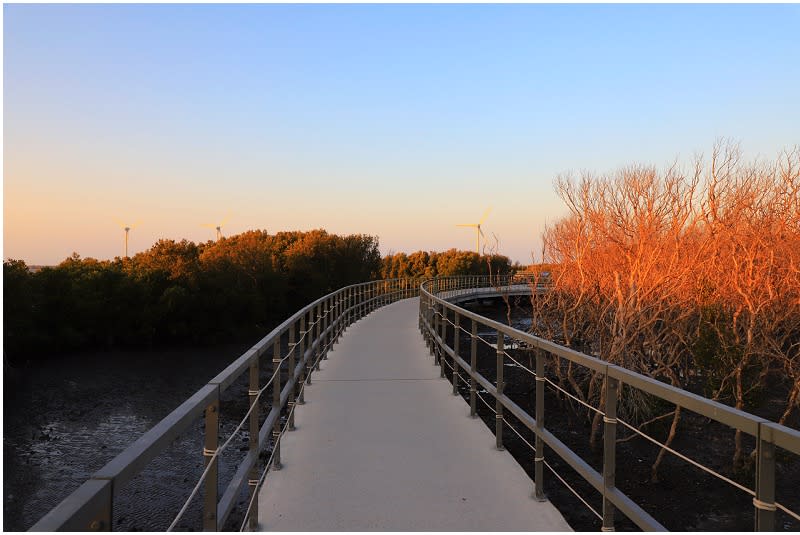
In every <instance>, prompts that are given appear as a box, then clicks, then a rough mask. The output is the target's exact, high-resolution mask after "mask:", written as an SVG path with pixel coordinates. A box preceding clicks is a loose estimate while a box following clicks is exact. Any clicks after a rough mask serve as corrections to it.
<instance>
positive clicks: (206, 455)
mask: <svg viewBox="0 0 800 535" xmlns="http://www.w3.org/2000/svg"><path fill="white" fill-rule="evenodd" d="M205 427H206V428H205V442H204V445H203V468H204V469H205V468H207V467H208V465H209V463H211V465H212V466H211V468H209V469H208V475H207V476H206V480H205V489H204V490H205V495H204V497H203V530H204V531H217V530H218V529H219V527H218V526H217V493H218V492H219V461H218V459H217V458H214V460H213V461H212V460H211V458H212V457H213V456H214V454H215V453H216V452H217V448H218V447H219V394H217V397H216V399H214V401H212V402H211V403H210V404H209V405H208V406H207V407H206V412H205ZM109 529H110V528H109Z"/></svg>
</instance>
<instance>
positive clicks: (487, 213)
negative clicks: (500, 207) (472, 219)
mask: <svg viewBox="0 0 800 535" xmlns="http://www.w3.org/2000/svg"><path fill="white" fill-rule="evenodd" d="M491 212H492V207H491V206H490V207H489V208H487V209H486V211H485V212H484V213H483V217H481V220H480V222H479V223H478V224H479V225H482V224H483V222H484V221H486V218H487V217H489V214H490V213H491Z"/></svg>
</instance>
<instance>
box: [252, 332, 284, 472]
mask: <svg viewBox="0 0 800 535" xmlns="http://www.w3.org/2000/svg"><path fill="white" fill-rule="evenodd" d="M272 347H273V352H272V370H273V373H275V379H273V382H272V407H273V408H274V409H276V410H277V411H278V414H280V410H281V337H280V336H278V337H277V339H276V340H275V342H274V343H273V344H272ZM256 425H258V423H256ZM256 437H258V428H256ZM272 443H273V446H272V447H273V450H272V451H273V452H274V455H273V460H272V469H273V470H280V469H281V419H280V417H278V418H275V426H274V427H273V428H272Z"/></svg>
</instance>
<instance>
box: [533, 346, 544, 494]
mask: <svg viewBox="0 0 800 535" xmlns="http://www.w3.org/2000/svg"><path fill="white" fill-rule="evenodd" d="M535 390H536V392H535V395H536V443H535V445H534V447H535V448H536V453H535V454H534V455H535V456H534V458H533V461H534V463H533V477H534V491H533V497H534V498H535V499H536V500H538V501H545V500H547V498H546V497H545V495H544V440H543V439H542V432H543V431H544V350H542V349H537V350H536V384H535Z"/></svg>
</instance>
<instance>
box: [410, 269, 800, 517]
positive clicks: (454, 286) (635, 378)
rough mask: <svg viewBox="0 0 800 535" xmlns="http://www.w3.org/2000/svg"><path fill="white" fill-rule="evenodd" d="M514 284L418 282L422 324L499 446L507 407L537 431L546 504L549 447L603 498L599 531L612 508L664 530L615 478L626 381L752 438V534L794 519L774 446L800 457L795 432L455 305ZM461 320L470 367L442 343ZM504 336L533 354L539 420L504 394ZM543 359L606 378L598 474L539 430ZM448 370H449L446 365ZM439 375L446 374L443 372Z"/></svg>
mask: <svg viewBox="0 0 800 535" xmlns="http://www.w3.org/2000/svg"><path fill="white" fill-rule="evenodd" d="M514 282H516V281H515V279H514V278H513V277H492V278H489V277H478V278H476V277H444V278H436V279H428V280H426V281H424V282H423V283H422V285H421V288H420V309H419V326H420V330H421V332H422V334H423V337H424V338H425V340H426V342H427V344H428V346H429V348H430V350H431V353H433V354H434V357H435V358H436V362H437V363H438V364H440V365H441V362H442V360H443V359H445V356H447V357H450V358H451V359H452V362H453V366H452V368H453V371H454V372H458V368H461V369H462V370H464V371H465V372H466V374H467V375H468V376H469V377H470V382H471V384H470V406H471V407H470V408H471V410H470V412H471V414H472V415H475V414H476V408H475V399H476V395H475V394H476V388H477V385H480V386H481V387H482V388H483V389H484V390H486V392H487V393H489V394H491V395H492V396H494V398H495V400H496V407H495V409H492V410H493V411H494V412H495V415H496V416H495V419H496V422H497V427H496V431H495V434H496V436H497V444H498V447H502V422H503V410H504V409H505V410H508V411H509V412H511V414H513V415H514V416H515V417H516V418H517V419H518V420H519V421H520V422H522V423H523V425H525V427H527V428H528V429H529V430H530V431H532V432H533V433H534V435H535V437H536V446H535V447H534V449H535V451H536V452H540V453H537V456H536V458H535V481H534V484H535V496H536V497H538V498H542V499H543V498H544V493H543V488H542V473H543V470H542V465H543V464H544V455H543V451H544V450H543V447H542V446H543V444H547V445H548V446H549V447H550V448H551V449H552V450H553V451H554V452H555V453H556V454H557V455H558V456H559V457H561V458H562V459H563V460H564V461H566V462H567V463H568V464H569V465H570V466H571V467H572V468H573V469H575V470H576V472H577V473H578V474H580V475H581V477H583V478H584V479H585V480H586V481H587V482H588V483H590V484H591V485H592V486H593V487H594V488H595V489H596V490H597V491H598V492H600V493H601V494H602V496H603V515H602V522H603V524H602V525H603V529H604V530H612V529H613V528H614V509H615V508H617V509H619V510H620V511H622V512H623V513H624V514H625V515H626V516H627V517H628V518H630V519H631V520H632V521H633V522H634V523H636V524H637V525H638V526H639V527H640V528H642V529H644V530H665V528H664V526H663V525H661V524H660V523H659V522H658V521H657V520H655V519H654V518H653V517H652V516H651V515H650V514H648V513H647V512H646V511H644V510H643V509H642V508H641V507H640V506H638V505H637V504H636V503H634V502H633V501H632V500H631V499H630V498H629V497H627V496H626V495H625V494H624V493H622V492H621V491H620V490H619V489H617V488H616V486H615V484H614V473H615V469H616V466H615V444H616V425H617V421H618V420H617V417H616V401H617V392H618V391H619V388H621V386H622V384H623V383H624V384H628V385H629V386H631V387H634V388H637V389H639V390H641V391H644V392H647V393H649V394H652V395H654V396H656V397H658V398H660V399H662V400H665V401H669V402H671V403H674V404H676V405H678V406H681V407H684V408H686V409H688V410H691V411H693V412H696V413H698V414H700V415H703V416H706V417H708V418H710V419H712V420H715V421H717V422H720V423H723V424H725V425H728V426H730V427H732V428H734V429H738V430H741V431H743V432H745V433H748V434H750V435H752V436H754V437H755V438H756V441H757V458H756V463H757V466H756V481H755V488H756V490H755V491H753V492H752V493H753V494H754V495H755V498H754V501H753V503H754V508H755V516H756V518H755V527H756V529H757V530H759V531H773V530H774V526H775V510H776V509H781V510H783V511H785V512H787V513H788V514H790V515H792V516H794V515H796V513H793V512H791V511H789V510H788V509H787V508H786V507H784V506H782V505H781V504H778V503H776V501H775V447H776V446H777V447H780V448H783V449H785V450H787V451H789V452H792V453H794V454H797V455H800V432H798V431H796V430H794V429H791V428H788V427H785V426H782V425H779V424H777V423H774V422H770V421H768V420H766V419H764V418H760V417H758V416H755V415H752V414H749V413H747V412H744V411H741V410H738V409H735V408H732V407H729V406H727V405H723V404H721V403H719V402H716V401H713V400H710V399H708V398H704V397H702V396H699V395H697V394H693V393H691V392H687V391H685V390H682V389H679V388H676V387H674V386H672V385H668V384H665V383H662V382H660V381H657V380H655V379H653V378H651V377H647V376H644V375H641V374H639V373H636V372H633V371H631V370H627V369H625V368H621V367H619V366H616V365H614V364H610V363H608V362H606V361H604V360H602V359H599V358H595V357H591V356H589V355H585V354H583V353H580V352H578V351H575V350H572V349H569V348H566V347H563V346H560V345H558V344H555V343H554V342H551V341H549V340H545V339H543V338H540V337H537V336H534V335H532V334H530V333H527V332H524V331H520V330H518V329H515V328H513V327H510V326H508V325H505V324H502V323H500V322H497V321H494V320H491V319H488V318H485V317H483V316H481V315H480V314H476V313H474V312H471V311H469V310H466V309H464V308H462V307H460V306H458V304H457V303H459V302H462V301H465V300H470V299H474V298H476V297H478V298H479V297H482V296H487V295H492V294H493V295H495V296H497V295H503V294H506V295H509V294H512V293H515V292H517V291H518V290H519V286H518V285H514V284H513V283H514ZM546 289H547V287H544V286H539V287H537V288H535V291H546ZM531 291H534V289H533V288H529V293H530V292H531ZM447 316H453V318H454V321H450V319H449V318H448V317H447ZM461 319H468V320H470V321H471V322H472V331H471V333H469V335H470V336H471V339H472V347H471V359H470V360H471V362H469V363H467V362H466V361H465V360H464V359H462V358H461V356H460V355H459V348H458V345H457V340H458V339H459V337H458V336H455V337H454V347H452V348H451V347H449V346H448V345H447V343H446V338H447V336H446V333H447V329H448V324H449V325H451V326H452V327H453V328H454V329H455V328H456V327H457V326H458V328H459V329H460V330H461V331H466V329H464V328H463V327H460V320H461ZM478 324H480V325H482V326H484V327H488V328H490V329H493V330H494V331H495V332H496V333H497V340H498V341H497V348H496V351H497V366H498V368H497V377H498V381H497V382H498V385H497V386H495V385H494V384H492V383H491V381H489V380H488V379H486V378H485V377H483V376H482V375H481V374H480V373H478V372H477V370H476V365H475V359H476V347H477V346H476V343H477V340H478V339H479V338H480V337H478V336H477V328H476V326H477V325H478ZM506 336H508V337H509V338H511V339H512V340H518V341H521V342H525V343H526V344H528V345H529V346H530V347H531V348H533V349H534V350H535V351H536V373H535V375H536V382H535V389H536V390H535V395H536V404H535V407H536V413H537V414H536V416H535V417H534V416H531V415H529V414H528V413H527V412H525V411H524V410H523V409H522V408H521V407H519V406H518V405H517V404H515V403H514V402H513V401H512V400H511V399H509V398H508V397H507V396H505V395H504V394H503V392H502V388H503V369H502V363H503V359H504V358H505V355H504V354H505V345H504V344H505V342H504V340H505V337H506ZM484 342H485V340H484ZM487 344H488V342H487ZM546 354H551V355H556V356H558V357H561V358H564V359H567V360H569V361H571V362H574V363H576V364H579V365H581V366H584V367H586V368H589V369H592V370H595V371H597V372H600V373H602V374H603V375H604V376H605V378H606V380H605V382H606V388H605V391H604V393H603V395H604V398H605V399H604V402H605V407H606V411H605V413H601V414H602V415H603V420H604V423H605V432H604V462H603V473H600V472H597V471H596V470H594V469H593V468H592V467H591V466H590V465H589V464H588V463H586V462H585V461H584V460H583V459H581V458H580V456H578V455H577V454H576V453H575V452H573V451H572V450H571V449H570V448H569V447H567V446H566V445H565V444H564V443H563V442H561V441H560V440H559V439H558V438H556V437H555V436H554V435H553V434H552V433H550V432H549V431H547V429H546V428H545V426H544V422H543V420H544V384H545V381H546V377H545V361H546V359H545V355H546ZM445 363H446V360H445ZM446 364H447V365H448V366H450V364H449V363H446ZM442 373H444V372H443V371H442ZM458 375H459V376H461V374H460V373H458ZM454 390H455V384H454ZM595 410H596V409H595ZM573 492H574V491H573ZM795 518H797V517H795Z"/></svg>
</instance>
